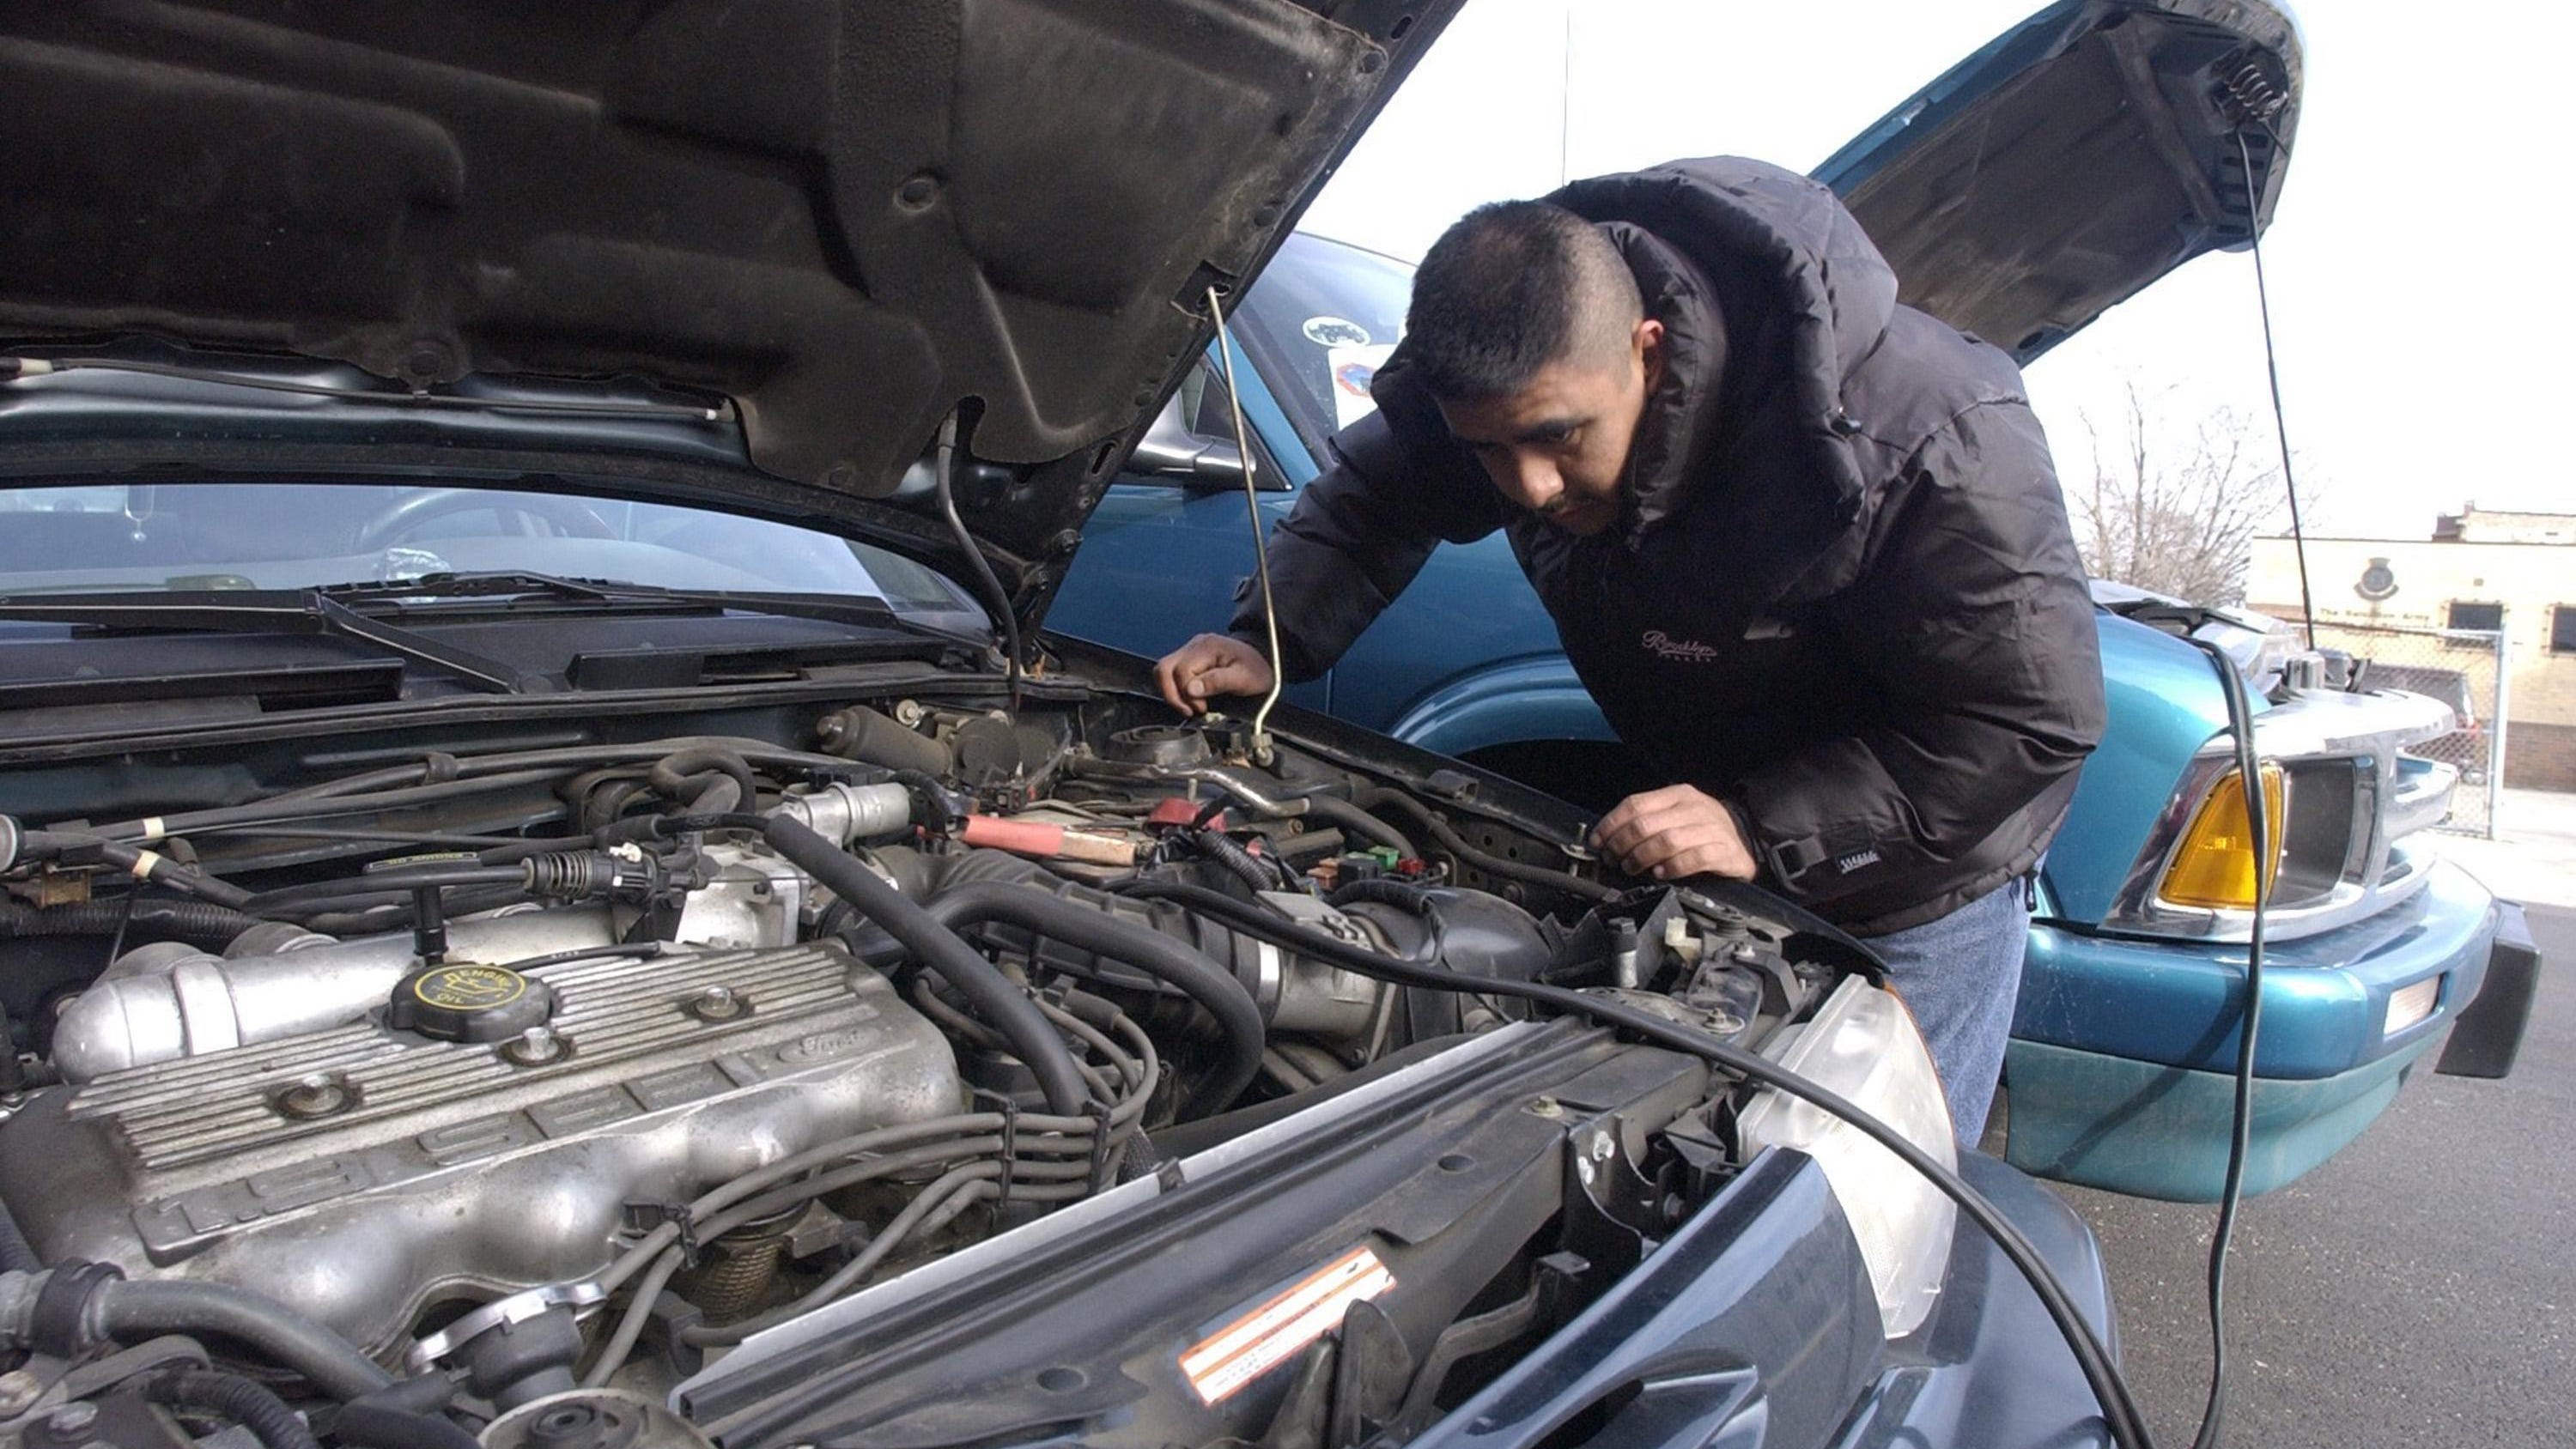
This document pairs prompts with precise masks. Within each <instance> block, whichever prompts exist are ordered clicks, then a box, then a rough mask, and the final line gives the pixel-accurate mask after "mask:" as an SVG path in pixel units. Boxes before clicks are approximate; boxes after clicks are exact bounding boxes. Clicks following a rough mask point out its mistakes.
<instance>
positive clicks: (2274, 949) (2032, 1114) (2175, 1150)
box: [2004, 864, 2518, 1202]
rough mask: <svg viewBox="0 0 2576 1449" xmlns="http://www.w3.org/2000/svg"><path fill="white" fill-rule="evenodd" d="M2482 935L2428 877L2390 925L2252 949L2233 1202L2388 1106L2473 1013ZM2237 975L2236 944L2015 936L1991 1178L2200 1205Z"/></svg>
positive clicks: (2210, 1182) (2221, 1158)
mask: <svg viewBox="0 0 2576 1449" xmlns="http://www.w3.org/2000/svg"><path fill="white" fill-rule="evenodd" d="M2500 915H2501V912H2500V909H2499V907H2498V905H2497V903H2496V901H2495V899H2494V897H2492V896H2490V895H2489V894H2488V893H2487V891H2486V889H2485V888H2484V887H2482V886H2480V885H2479V884H2478V883H2477V882H2476V881H2474V880H2472V879H2470V878H2469V876H2468V875H2467V874H2466V873H2464V872H2462V871H2461V870H2459V869H2458V868H2457V867H2455V866H2451V865H2448V864H2441V865H2436V866H2435V867H2433V877H2432V879H2431V881H2430V882H2429V883H2428V884H2427V885H2426V887H2425V889H2424V890H2423V891H2422V892H2420V893H2419V894H2418V895H2416V896H2415V897H2414V898H2412V899H2410V900H2408V901H2406V902H2405V903H2404V904H2402V905H2400V906H2397V907H2395V908H2392V909H2390V910H2387V911H2383V912H2381V913H2380V914H2379V915H2377V916H2374V917H2372V918H2370V919H2369V920H2366V921H2359V922H2356V923H2354V924H2352V925H2350V926H2346V927H2343V928H2341V929H2339V930H2334V931H2328V932H2325V933H2323V934H2321V935H2316V936H2310V937H2306V938H2303V939H2300V940H2296V941H2283V942H2279V943H2276V944H2273V945H2271V946H2268V947H2267V948H2266V950H2265V953H2264V968H2265V969H2264V978H2263V1022H2262V1028H2261V1036H2260V1039H2259V1041H2258V1042H2257V1044H2256V1053H2255V1066H2254V1070H2255V1076H2256V1083H2255V1092H2254V1113H2253V1140H2252V1147H2251V1151H2250V1154H2249V1156H2248V1158H2247V1163H2246V1172H2245V1191H2246V1192H2247V1193H2249V1194H2251V1193H2260V1192H2267V1191H2270V1190H2271V1189H2273V1188H2275V1187H2279V1186H2281V1185H2282V1184H2284V1183H2287V1182H2290V1181H2292V1180H2294V1179H2296V1178H2297V1177H2299V1176H2300V1175H2301V1174H2303V1173H2305V1172H2307V1171H2308V1170H2309V1169H2311V1168H2313V1167H2315V1166H2316V1165H2317V1164H2319V1163H2321V1162H2323V1161H2325V1160H2326V1159H2327V1158H2329V1157H2331V1156H2333V1155H2334V1154H2335V1153H2336V1152H2338V1151H2340V1150H2341V1149H2342V1148H2343V1147H2344V1145H2345V1144H2346V1143H2349V1142H2350V1141H2352V1139H2353V1138H2355V1137H2357V1136H2359V1135H2360V1134H2361V1131H2362V1129H2363V1128H2365V1127H2367V1126H2369V1125H2370V1123H2371V1122H2372V1121H2373V1120H2374V1119H2376V1118H2377V1117H2378V1115H2379V1113H2380V1112H2381V1111H2382V1110H2383V1109H2385V1108H2386V1107H2387V1105H2388V1104H2389V1103H2390V1102H2391V1101H2393V1100H2395V1098H2396V1095H2397V1089H2398V1087H2399V1085H2400V1084H2401V1083H2403V1081H2404V1080H2405V1078H2406V1075H2407V1073H2408V1072H2409V1070H2410V1069H2411V1068H2412V1067H2413V1066H2414V1064H2415V1063H2416V1062H2417V1061H2418V1060H2419V1059H2420V1058H2422V1057H2423V1055H2424V1053H2425V1052H2426V1051H2428V1050H2430V1049H2431V1048H2432V1047H2433V1046H2434V1044H2435V1043H2436V1042H2438V1041H2439V1040H2440V1039H2441V1038H2442V1036H2443V1034H2444V1033H2446V1032H2448V1031H2449V1030H2450V1029H2451V1026H2452V1024H2453V1022H2454V1021H2455V1020H2457V1018H2458V1017H2459V1015H2460V1013H2461V1012H2462V1011H2463V1010H2464V1009H2465V1008H2466V1007H2467V1005H2468V1004H2469V1003H2470V1002H2471V1001H2473V1000H2475V999H2476V998H2477V996H2478V995H2479V992H2480V988H2481V987H2482V986H2483V985H2484V983H2485V980H2486V975H2487V971H2488V963H2489V958H2490V956H2491V954H2492V953H2493V951H2494V950H2495V943H2496V935H2497V928H2498V923H2499V919H2500ZM2245 965H2246V962H2245V948H2244V946H2243V945H2241V944H2234V945H2230V944H2221V943H2216V942H2205V941H2180V940H2148V939H2142V938H2136V937H2111V936H2095V935H2088V934H2085V933H2083V932H2081V931H2078V930H2075V929H2071V928H2069V927H2066V926H2063V925H2056V924H2050V923H2046V922H2041V923H2035V924H2034V925H2033V926H2032V928H2031V941H2030V950H2029V954H2028V956H2027V957H2026V958H2025V961H2024V965H2023V972H2022V990H2021V1003H2020V1006H2019V1008H2018V1010H2017V1011H2016V1014H2015V1019H2014V1023H2013V1041H2012V1044H2011V1046H2010V1048H2009V1049H2008V1050H2007V1051H2006V1054H2005V1059H2004V1081H2005V1084H2006V1086H2007V1088H2008V1090H2009V1092H2010V1102H2011V1119H2010V1120H2011V1126H2010V1130H2009V1134H2008V1136H2007V1139H2006V1146H2005V1157H2006V1159H2007V1160H2008V1161H2010V1162H2011V1163H2012V1164H2013V1165H2014V1166H2016V1167H2019V1168H2021V1169H2023V1170H2024V1171H2027V1172H2033V1173H2037V1174H2039V1175H2040V1176H2043V1177H2053V1178H2058V1179H2061V1180H2063V1181H2068V1182H2077V1183H2082V1184H2085V1185H2086V1186H2090V1187H2100V1188H2106V1189H2108V1190H2110V1191H2113V1192H2124V1193H2130V1194H2133V1195H2136V1196H2140V1197H2155V1198H2167V1199H2171V1200H2175V1201H2182V1202H2208V1201H2214V1200H2216V1198H2217V1197H2218V1195H2219V1192H2220V1189H2221V1185H2222V1183H2223V1181H2224V1179H2225V1176H2226V1167H2227V1149H2228V1141H2229V1127H2230V1119H2231V1115H2232V1112H2233V1107H2234V1102H2235V1078H2234V1073H2235V1066H2236V1053H2237V1014H2238V998H2239V997H2240V996H2241V994H2242V983H2243V981H2244V976H2245ZM2428 981H2431V982H2437V983H2438V985H2437V987H2436V992H2437V995H2436V997H2435V1001H2434V1004H2433V1007H2432V1010H2431V1012H2430V1014H2429V1015H2426V1016H2424V1017H2423V1018H2422V1019H2421V1020H2417V1021H2413V1022H2411V1023H2407V1022H2404V1021H2402V1020H2401V1021H2400V1022H2399V1024H2397V1025H2396V1027H2395V1029H2394V1030H2391V1029H2390V1011H2391V999H2392V998H2393V997H2397V996H2398V995H2399V993H2401V992H2404V991H2406V990H2407V988H2409V987H2418V986H2420V985H2421V984H2422V983H2425V982H2428ZM2517 1035H2518V1032H2517Z"/></svg>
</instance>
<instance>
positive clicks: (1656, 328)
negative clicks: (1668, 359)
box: [1628, 317, 1664, 392]
mask: <svg viewBox="0 0 2576 1449" xmlns="http://www.w3.org/2000/svg"><path fill="white" fill-rule="evenodd" d="M1628 345H1629V348H1630V349H1631V350H1632V351H1633V352H1634V353H1635V355H1636V358H1637V365H1638V367H1639V369H1640V370H1641V371H1642V372H1643V373H1644V374H1645V378H1646V390H1647V391H1648V392H1652V391H1654V390H1655V384H1657V383H1659V382H1661V381H1663V379H1664V324H1663V323H1661V322H1658V321H1656V320H1655V319H1654V318H1652V317H1643V318H1639V319H1638V321H1637V326H1636V330H1635V331H1633V332H1631V333H1629V334H1628Z"/></svg>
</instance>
